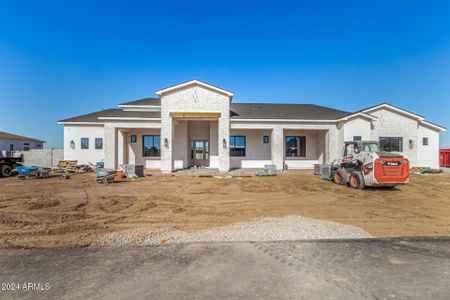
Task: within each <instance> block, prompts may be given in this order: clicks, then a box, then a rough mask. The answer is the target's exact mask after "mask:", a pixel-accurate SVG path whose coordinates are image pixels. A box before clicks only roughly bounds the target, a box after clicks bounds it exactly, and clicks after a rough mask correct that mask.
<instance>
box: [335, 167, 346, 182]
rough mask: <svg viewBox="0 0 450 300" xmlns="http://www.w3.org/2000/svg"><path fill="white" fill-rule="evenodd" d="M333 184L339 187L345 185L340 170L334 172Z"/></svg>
mask: <svg viewBox="0 0 450 300" xmlns="http://www.w3.org/2000/svg"><path fill="white" fill-rule="evenodd" d="M333 182H334V183H336V184H339V185H344V184H345V183H346V182H345V179H344V176H343V175H342V171H341V170H336V172H334V174H333Z"/></svg>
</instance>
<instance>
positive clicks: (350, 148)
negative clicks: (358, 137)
mask: <svg viewBox="0 0 450 300" xmlns="http://www.w3.org/2000/svg"><path fill="white" fill-rule="evenodd" d="M359 152H361V142H345V144H344V157H347V156H351V155H355V154H358V153H359Z"/></svg>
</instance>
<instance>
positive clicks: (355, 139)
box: [353, 135, 362, 142]
mask: <svg viewBox="0 0 450 300" xmlns="http://www.w3.org/2000/svg"><path fill="white" fill-rule="evenodd" d="M353 141H354V142H362V136H361V135H354V136H353Z"/></svg>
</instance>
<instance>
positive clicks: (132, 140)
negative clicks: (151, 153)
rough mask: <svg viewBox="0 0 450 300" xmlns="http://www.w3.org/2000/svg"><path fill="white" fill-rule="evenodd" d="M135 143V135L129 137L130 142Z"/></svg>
mask: <svg viewBox="0 0 450 300" xmlns="http://www.w3.org/2000/svg"><path fill="white" fill-rule="evenodd" d="M136 141H137V138H136V135H134V134H133V135H131V142H132V143H136Z"/></svg>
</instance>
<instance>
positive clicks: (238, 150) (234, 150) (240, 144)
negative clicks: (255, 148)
mask: <svg viewBox="0 0 450 300" xmlns="http://www.w3.org/2000/svg"><path fill="white" fill-rule="evenodd" d="M246 144H247V141H246V137H245V136H243V135H232V136H230V156H241V157H242V156H245V147H246Z"/></svg>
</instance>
